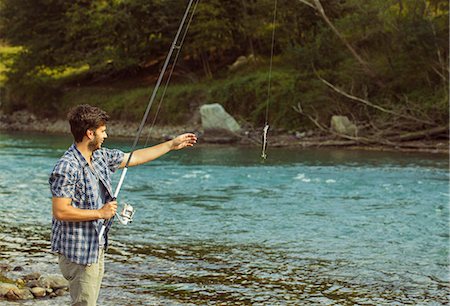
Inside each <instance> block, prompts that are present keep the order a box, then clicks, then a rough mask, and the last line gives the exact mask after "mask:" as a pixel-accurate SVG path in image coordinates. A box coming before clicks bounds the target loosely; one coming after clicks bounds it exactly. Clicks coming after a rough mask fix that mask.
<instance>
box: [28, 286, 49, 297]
mask: <svg viewBox="0 0 450 306" xmlns="http://www.w3.org/2000/svg"><path fill="white" fill-rule="evenodd" d="M31 293H33V295H34V296H35V297H44V296H45V295H46V294H47V290H46V289H45V288H41V287H34V288H31Z"/></svg>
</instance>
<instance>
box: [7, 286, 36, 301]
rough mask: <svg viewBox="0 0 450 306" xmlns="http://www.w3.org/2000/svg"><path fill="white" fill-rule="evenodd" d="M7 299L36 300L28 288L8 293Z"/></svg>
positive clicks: (12, 290)
mask: <svg viewBox="0 0 450 306" xmlns="http://www.w3.org/2000/svg"><path fill="white" fill-rule="evenodd" d="M6 298H7V299H8V300H31V299H34V295H33V294H32V293H31V291H30V289H28V288H24V289H11V290H9V291H8V293H6Z"/></svg>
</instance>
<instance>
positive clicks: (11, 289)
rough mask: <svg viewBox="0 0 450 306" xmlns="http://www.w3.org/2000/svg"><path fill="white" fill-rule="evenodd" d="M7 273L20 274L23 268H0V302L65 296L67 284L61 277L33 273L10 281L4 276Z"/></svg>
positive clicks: (7, 266)
mask: <svg viewBox="0 0 450 306" xmlns="http://www.w3.org/2000/svg"><path fill="white" fill-rule="evenodd" d="M8 271H15V272H18V271H19V272H20V271H23V268H21V267H14V268H12V267H11V266H9V265H1V266H0V301H1V300H2V299H3V300H9V301H20V300H32V299H45V298H55V297H58V296H64V295H66V294H67V291H68V286H69V283H68V281H67V280H66V279H65V278H64V277H62V276H61V275H41V274H40V273H38V272H33V273H30V274H24V275H22V276H21V277H20V278H17V279H11V278H8V277H6V276H5V273H7V272H8Z"/></svg>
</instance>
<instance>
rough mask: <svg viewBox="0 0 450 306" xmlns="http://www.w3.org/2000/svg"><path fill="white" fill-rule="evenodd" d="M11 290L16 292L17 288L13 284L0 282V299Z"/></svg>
mask: <svg viewBox="0 0 450 306" xmlns="http://www.w3.org/2000/svg"><path fill="white" fill-rule="evenodd" d="M13 289H17V290H18V289H19V288H17V286H16V285H14V284H9V283H1V282H0V297H3V296H5V295H6V294H7V293H8V291H10V290H13Z"/></svg>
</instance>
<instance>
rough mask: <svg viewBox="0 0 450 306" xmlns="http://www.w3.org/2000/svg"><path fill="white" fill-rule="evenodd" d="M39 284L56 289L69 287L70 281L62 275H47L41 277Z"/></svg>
mask: <svg viewBox="0 0 450 306" xmlns="http://www.w3.org/2000/svg"><path fill="white" fill-rule="evenodd" d="M39 286H40V287H43V288H52V289H53V290H56V289H61V288H67V287H69V282H68V281H67V280H66V279H65V278H64V277H62V276H61V275H47V276H41V277H40V278H39Z"/></svg>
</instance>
